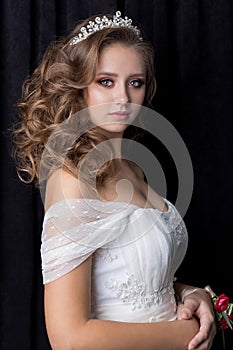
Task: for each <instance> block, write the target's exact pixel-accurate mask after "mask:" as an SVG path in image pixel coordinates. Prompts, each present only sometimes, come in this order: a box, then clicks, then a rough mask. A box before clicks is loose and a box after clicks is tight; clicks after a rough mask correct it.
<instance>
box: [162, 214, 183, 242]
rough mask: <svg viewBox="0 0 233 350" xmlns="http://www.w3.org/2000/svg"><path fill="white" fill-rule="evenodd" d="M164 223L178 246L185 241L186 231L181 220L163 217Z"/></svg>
mask: <svg viewBox="0 0 233 350" xmlns="http://www.w3.org/2000/svg"><path fill="white" fill-rule="evenodd" d="M164 221H165V222H166V224H167V225H168V229H169V232H170V233H171V234H173V235H174V236H175V238H176V241H177V243H178V244H180V243H182V242H183V241H185V240H186V239H187V231H186V227H185V224H184V222H183V220H182V219H180V220H179V221H178V220H177V218H176V219H171V218H168V217H164Z"/></svg>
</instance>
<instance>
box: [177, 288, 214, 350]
mask: <svg viewBox="0 0 233 350" xmlns="http://www.w3.org/2000/svg"><path fill="white" fill-rule="evenodd" d="M193 315H195V316H196V317H197V318H198V319H199V322H200V329H199V332H198V333H197V334H196V335H195V336H194V337H193V339H192V340H191V341H190V343H189V345H188V350H192V349H196V350H209V349H210V348H211V345H212V343H213V339H214V336H215V334H216V323H215V315H214V310H213V307H212V303H211V300H210V298H209V296H208V295H207V293H206V292H205V291H204V289H197V290H196V291H195V292H193V293H191V294H189V295H187V296H186V297H185V298H184V303H183V304H182V303H179V304H178V309H177V316H178V319H190V318H191V317H192V316H193Z"/></svg>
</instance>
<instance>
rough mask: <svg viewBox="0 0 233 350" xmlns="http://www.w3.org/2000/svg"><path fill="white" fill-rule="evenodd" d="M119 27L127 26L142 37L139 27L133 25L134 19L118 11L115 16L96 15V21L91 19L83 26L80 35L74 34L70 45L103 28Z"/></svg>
mask: <svg viewBox="0 0 233 350" xmlns="http://www.w3.org/2000/svg"><path fill="white" fill-rule="evenodd" d="M110 27H113V28H117V27H127V28H131V29H133V30H134V32H135V33H136V34H137V35H138V36H139V37H140V35H141V33H140V30H139V29H137V27H135V26H133V25H132V19H130V18H128V17H126V16H125V18H122V17H121V12H120V11H117V12H116V14H115V15H113V18H107V17H106V16H103V17H96V18H95V20H94V21H89V23H88V24H87V26H86V27H82V28H81V29H80V32H81V33H79V34H78V35H76V36H74V37H73V39H72V40H71V42H70V45H76V44H77V43H79V42H80V41H82V40H85V39H86V38H87V37H88V36H89V35H91V34H93V33H95V32H98V31H100V30H102V29H103V28H110Z"/></svg>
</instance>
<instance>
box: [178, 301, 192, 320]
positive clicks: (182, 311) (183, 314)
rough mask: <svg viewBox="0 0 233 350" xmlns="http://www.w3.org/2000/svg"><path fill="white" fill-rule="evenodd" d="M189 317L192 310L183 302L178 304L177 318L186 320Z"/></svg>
mask: <svg viewBox="0 0 233 350" xmlns="http://www.w3.org/2000/svg"><path fill="white" fill-rule="evenodd" d="M191 317H192V311H191V310H190V309H189V308H188V307H187V306H185V305H184V304H180V305H179V307H178V309H177V318H178V320H188V319H190V318H191Z"/></svg>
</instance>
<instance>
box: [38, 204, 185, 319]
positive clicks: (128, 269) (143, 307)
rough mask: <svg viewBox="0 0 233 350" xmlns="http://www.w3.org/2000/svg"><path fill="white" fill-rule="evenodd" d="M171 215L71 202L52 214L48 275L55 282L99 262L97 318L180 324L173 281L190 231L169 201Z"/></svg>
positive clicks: (47, 223)
mask: <svg viewBox="0 0 233 350" xmlns="http://www.w3.org/2000/svg"><path fill="white" fill-rule="evenodd" d="M164 200H165V201H166V203H167V205H168V211H167V212H160V211H159V210H157V209H154V208H141V207H139V206H137V205H134V204H129V203H124V202H109V201H101V200H97V199H69V200H64V201H61V202H58V203H56V204H54V205H53V206H52V207H50V208H49V209H48V211H47V212H46V214H45V217H44V223H43V232H42V246H41V257H42V273H43V281H44V283H49V282H51V281H53V280H55V279H57V278H59V277H61V276H63V275H65V274H66V273H68V272H70V271H72V270H73V269H75V268H76V267H77V266H79V265H80V264H81V263H82V262H83V261H85V260H86V259H87V258H88V257H89V256H91V255H92V285H91V301H92V305H91V315H90V317H92V318H97V319H106V320H115V321H125V322H155V321H163V320H173V319H175V318H176V303H175V297H174V289H173V282H174V275H175V272H176V270H177V268H178V267H179V265H180V263H181V261H182V260H183V258H184V255H185V252H186V249H187V242H188V237H187V231H186V227H185V224H184V222H183V220H182V218H181V217H180V215H179V213H178V212H177V210H176V208H175V207H174V205H173V204H172V203H170V202H169V201H168V200H166V199H164Z"/></svg>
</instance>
